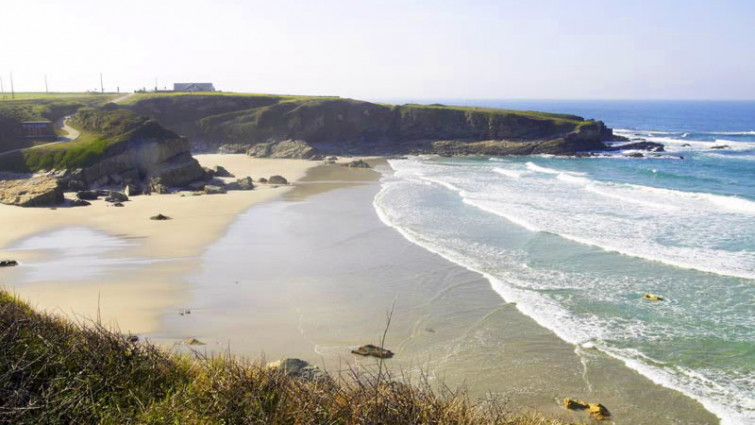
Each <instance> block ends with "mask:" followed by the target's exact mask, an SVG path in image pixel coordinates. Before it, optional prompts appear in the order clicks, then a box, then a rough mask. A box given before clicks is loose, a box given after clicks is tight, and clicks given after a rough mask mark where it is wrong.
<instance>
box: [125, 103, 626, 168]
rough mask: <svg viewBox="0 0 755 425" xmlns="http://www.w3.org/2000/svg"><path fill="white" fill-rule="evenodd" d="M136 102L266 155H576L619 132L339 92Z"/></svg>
mask: <svg viewBox="0 0 755 425" xmlns="http://www.w3.org/2000/svg"><path fill="white" fill-rule="evenodd" d="M128 107H129V108H130V109H131V110H133V111H135V112H137V113H140V114H145V115H149V116H150V117H152V118H154V119H155V120H157V121H158V122H160V123H161V124H162V125H164V126H166V127H167V128H170V129H172V130H174V131H176V132H179V133H181V134H183V135H185V136H188V137H189V138H190V139H191V140H192V142H193V143H194V145H195V146H196V147H201V148H210V149H217V148H218V147H220V146H223V145H225V146H224V149H223V150H224V151H233V152H237V153H241V152H248V153H250V154H251V155H253V156H259V157H274V158H275V157H286V158H308V157H314V156H315V155H319V154H323V155H326V154H337V155H349V154H351V155H367V154H370V155H396V154H409V153H440V154H475V155H510V154H512V155H528V154H537V153H552V154H557V155H570V154H574V153H577V152H583V151H593V150H603V149H605V147H606V146H605V145H604V144H603V141H608V140H615V138H616V136H614V135H613V131H612V130H611V129H609V128H607V127H606V126H605V125H604V124H603V123H602V122H601V121H596V120H586V119H584V118H582V117H579V116H576V115H568V114H550V113H540V112H527V111H513V110H505V109H492V108H476V107H460V106H444V105H415V104H406V105H386V104H377V103H371V102H364V101H359V100H352V99H341V98H335V97H306V96H274V95H233V94H228V95H222V96H217V95H214V96H209V95H172V96H159V95H148V96H144V97H141V98H140V97H136V98H135V99H134V101H133V103H132V104H131V105H129V106H128Z"/></svg>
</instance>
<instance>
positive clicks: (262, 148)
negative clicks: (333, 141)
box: [246, 140, 322, 159]
mask: <svg viewBox="0 0 755 425" xmlns="http://www.w3.org/2000/svg"><path fill="white" fill-rule="evenodd" d="M246 153H247V155H249V156H253V157H255V158H289V159H320V158H322V155H321V154H320V152H319V151H318V150H317V149H315V148H313V147H312V146H310V145H309V144H308V143H307V142H305V141H302V140H281V141H279V142H267V143H258V144H256V145H254V146H252V147H250V148H249V150H247V152H246Z"/></svg>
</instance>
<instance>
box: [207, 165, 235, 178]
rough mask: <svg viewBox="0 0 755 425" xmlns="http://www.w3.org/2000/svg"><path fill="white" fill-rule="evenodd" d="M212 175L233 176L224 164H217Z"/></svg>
mask: <svg viewBox="0 0 755 425" xmlns="http://www.w3.org/2000/svg"><path fill="white" fill-rule="evenodd" d="M212 175H213V176H214V177H233V174H231V172H230V171H228V170H226V169H225V167H223V166H222V165H216V166H215V168H214V169H213V173H212Z"/></svg>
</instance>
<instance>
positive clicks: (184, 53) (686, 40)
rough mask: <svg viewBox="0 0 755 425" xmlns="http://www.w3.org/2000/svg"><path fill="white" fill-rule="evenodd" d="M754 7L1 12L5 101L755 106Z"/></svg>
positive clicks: (248, 0) (127, 4)
mask: <svg viewBox="0 0 755 425" xmlns="http://www.w3.org/2000/svg"><path fill="white" fill-rule="evenodd" d="M754 18H755V1H753V0H716V1H714V0H709V1H701V0H652V1H650V0H647V1H646V0H634V1H612V0H570V1H566V0H563V1H559V0H530V1H524V0H512V1H509V0H478V1H471V0H467V1H461V0H456V1H452V0H397V1H394V0H384V1H377V0H375V1H363V0H316V1H315V0H265V1H258V0H213V1H206V0H180V1H174V0H151V1H144V0H130V1H118V2H115V1H103V0H67V1H61V0H54V1H50V0H3V1H2V3H0V77H2V81H3V84H4V87H5V89H6V90H8V86H9V78H10V73H13V80H14V87H15V90H16V91H44V89H45V84H44V78H45V75H47V79H48V84H49V89H50V91H84V90H93V89H95V88H99V85H100V81H99V75H100V73H102V74H103V80H104V86H105V90H106V91H116V89H120V91H122V92H124V91H132V90H134V89H138V88H142V87H145V88H148V89H152V88H154V87H155V83H156V82H157V85H158V87H160V88H161V89H162V88H163V87H168V88H170V87H172V83H173V82H212V83H214V84H215V86H216V87H217V88H218V89H220V90H223V91H239V92H255V93H277V94H312V95H337V96H342V97H351V98H360V99H392V98H401V99H415V100H421V99H755V30H754V29H753V22H752V21H753V19H754Z"/></svg>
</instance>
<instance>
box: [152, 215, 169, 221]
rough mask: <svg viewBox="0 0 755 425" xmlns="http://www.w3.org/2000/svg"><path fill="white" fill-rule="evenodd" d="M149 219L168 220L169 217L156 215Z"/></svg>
mask: <svg viewBox="0 0 755 425" xmlns="http://www.w3.org/2000/svg"><path fill="white" fill-rule="evenodd" d="M149 219H150V220H170V217H168V216H167V215H162V214H158V215H153V216H152V217H150V218H149Z"/></svg>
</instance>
